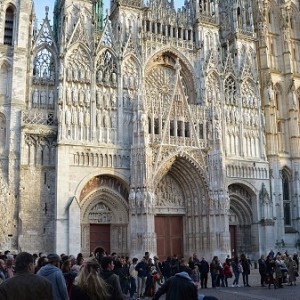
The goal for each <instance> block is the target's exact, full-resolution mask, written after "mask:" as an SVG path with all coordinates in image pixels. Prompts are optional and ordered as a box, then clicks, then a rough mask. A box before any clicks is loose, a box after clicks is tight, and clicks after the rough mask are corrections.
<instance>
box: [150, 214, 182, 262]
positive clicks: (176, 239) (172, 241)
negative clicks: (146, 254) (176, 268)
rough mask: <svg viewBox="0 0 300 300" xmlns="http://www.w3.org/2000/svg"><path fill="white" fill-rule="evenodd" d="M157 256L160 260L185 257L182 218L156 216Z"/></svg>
mask: <svg viewBox="0 0 300 300" xmlns="http://www.w3.org/2000/svg"><path fill="white" fill-rule="evenodd" d="M155 232H156V239H157V255H158V257H159V258H160V260H164V259H166V258H167V257H168V256H172V255H174V254H177V256H178V257H181V256H183V222H182V216H156V217H155Z"/></svg>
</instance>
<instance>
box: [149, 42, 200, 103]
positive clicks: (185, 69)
mask: <svg viewBox="0 0 300 300" xmlns="http://www.w3.org/2000/svg"><path fill="white" fill-rule="evenodd" d="M164 55H169V56H170V57H171V58H172V59H174V60H176V59H177V58H179V62H180V65H181V74H182V77H183V78H182V79H183V81H184V82H185V85H186V86H187V90H188V91H189V93H188V96H189V98H190V99H193V101H192V102H194V103H195V101H196V94H195V91H196V86H197V84H196V76H195V71H194V68H193V66H192V65H191V64H190V62H189V60H188V59H187V58H186V57H185V56H184V55H183V54H182V53H181V52H180V51H178V50H177V49H175V48H174V47H165V48H163V49H161V50H160V51H158V52H156V53H154V54H153V55H152V56H150V57H148V59H147V60H146V62H145V68H144V73H145V74H146V73H148V72H149V70H150V69H152V67H153V63H155V61H156V60H157V59H158V58H159V57H162V56H164Z"/></svg>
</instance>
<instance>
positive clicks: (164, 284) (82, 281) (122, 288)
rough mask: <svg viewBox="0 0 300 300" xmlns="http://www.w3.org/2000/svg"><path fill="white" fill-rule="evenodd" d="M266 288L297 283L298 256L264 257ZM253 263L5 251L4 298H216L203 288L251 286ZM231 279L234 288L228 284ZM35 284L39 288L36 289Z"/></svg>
mask: <svg viewBox="0 0 300 300" xmlns="http://www.w3.org/2000/svg"><path fill="white" fill-rule="evenodd" d="M257 263H258V267H259V273H260V276H261V282H260V283H261V286H262V287H265V286H269V288H270V287H271V286H272V285H273V286H274V288H281V287H282V286H283V283H286V284H289V285H296V278H297V276H298V270H299V259H298V255H297V254H294V255H293V256H290V255H288V254H287V253H285V254H283V255H282V254H281V253H277V254H276V255H275V254H274V252H273V251H271V252H270V253H269V254H268V256H267V258H266V259H265V258H264V255H262V256H261V257H260V259H259V260H258V261H257ZM250 270H251V261H250V260H249V259H248V258H247V257H246V255H244V254H242V255H241V256H240V257H233V258H231V257H229V256H227V258H226V259H225V260H224V262H221V261H220V259H219V258H218V257H217V256H214V257H213V259H212V260H211V261H209V262H208V261H207V260H206V259H205V258H204V257H202V258H201V259H198V257H197V255H196V253H194V254H193V255H192V256H191V257H190V258H189V260H188V261H185V259H184V258H178V257H177V255H173V256H172V257H167V259H166V260H164V261H160V259H159V257H157V256H154V257H153V259H152V258H151V257H150V255H149V253H148V252H146V253H145V255H144V257H143V258H142V259H140V260H139V259H138V258H133V259H131V258H129V257H125V256H119V255H117V254H116V253H112V254H111V255H107V254H106V253H105V251H104V250H103V249H101V250H100V251H98V252H97V253H95V255H94V254H93V253H92V254H91V255H90V257H89V258H84V257H83V255H82V254H81V253H79V254H78V255H77V257H74V256H72V255H70V256H69V255H65V254H61V255H57V254H55V253H50V254H48V255H46V254H44V253H39V254H38V255H37V254H33V255H31V254H29V253H27V252H21V253H20V254H18V255H13V254H11V253H10V252H9V251H5V252H4V253H0V283H1V284H0V299H4V300H5V299H19V300H27V299H41V300H50V299H54V300H79V299H80V300H96V299H99V300H124V299H141V298H145V297H150V298H152V299H153V300H157V299H159V298H160V296H161V295H163V294H166V300H169V299H172V300H177V299H184V298H185V299H190V300H198V299H216V298H214V297H209V296H204V295H203V294H202V289H203V290H205V289H207V288H208V282H210V286H211V287H212V288H217V287H230V286H231V287H240V277H242V282H243V285H244V286H245V287H250V285H249V275H250ZM229 279H232V284H230V283H229ZM33 285H34V286H33Z"/></svg>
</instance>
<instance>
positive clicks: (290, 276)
mask: <svg viewBox="0 0 300 300" xmlns="http://www.w3.org/2000/svg"><path fill="white" fill-rule="evenodd" d="M258 265H259V274H260V277H261V282H260V283H261V286H263V287H264V286H268V287H269V288H271V286H272V285H273V286H274V288H275V289H276V288H282V287H283V284H284V283H286V284H287V285H289V286H293V285H296V279H297V277H298V276H299V257H298V254H297V253H294V255H289V254H288V253H287V252H285V253H284V254H281V253H280V252H278V253H277V254H276V255H275V253H274V252H273V251H272V250H271V251H270V253H269V254H268V256H267V257H266V259H265V256H264V255H262V256H261V257H260V259H259V260H258Z"/></svg>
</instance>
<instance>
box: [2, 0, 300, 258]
mask: <svg viewBox="0 0 300 300" xmlns="http://www.w3.org/2000/svg"><path fill="white" fill-rule="evenodd" d="M32 5H33V4H32V1H31V0H26V1H25V0H24V1H21V2H20V1H15V0H9V1H8V0H2V1H1V2H0V79H1V80H0V163H1V164H0V187H1V189H0V202H1V205H0V209H1V215H2V218H1V220H0V228H1V232H2V235H1V236H0V248H1V249H6V248H9V249H14V250H17V251H20V250H27V251H31V252H34V251H45V252H50V251H57V252H58V253H61V252H64V253H72V254H77V253H78V252H83V253H84V254H86V255H87V254H89V252H90V251H94V250H95V246H97V245H98V246H99V247H100V246H103V245H104V244H105V243H106V247H107V249H109V251H110V252H117V253H120V254H129V255H131V256H134V255H138V256H141V255H142V254H143V253H144V252H145V251H149V252H150V254H152V255H153V254H157V253H160V254H164V253H165V252H164V247H167V248H166V249H170V251H173V250H174V251H175V249H176V250H178V249H179V251H181V252H180V254H181V255H184V256H186V257H188V256H190V255H191V253H193V252H196V253H199V254H203V255H208V256H211V255H213V254H217V255H221V256H225V255H227V254H229V253H231V254H236V253H241V252H244V253H246V254H248V255H249V256H250V257H253V258H256V257H257V256H258V255H259V254H261V253H266V252H267V251H269V250H270V249H274V250H275V249H278V250H288V251H295V250H296V247H297V246H298V244H300V238H299V233H298V232H299V230H300V221H299V220H300V203H299V201H300V179H299V172H300V147H299V146H300V145H299V136H300V135H299V122H300V116H299V111H300V110H299V105H300V13H299V9H300V7H299V1H292V0H281V1H279V0H278V1H275V0H261V1H250V0H248V1H246V0H240V1H233V0H226V1H225V0H222V1H219V0H212V1H208V0H197V1H192V0H190V1H186V2H185V6H184V7H183V8H181V9H179V10H175V9H174V4H173V1H166V0H158V1H154V0H150V1H148V2H147V4H144V3H143V1H141V0H118V1H111V3H110V15H109V18H106V19H105V20H104V23H102V20H103V16H102V15H101V10H99V7H101V2H99V1H88V0H81V1H80V0H72V1H71V0H65V1H57V2H56V5H55V11H54V13H55V14H54V26H51V25H50V21H49V18H48V11H47V10H46V16H45V19H44V21H43V23H42V24H41V27H40V28H39V29H37V26H36V25H35V24H34V13H33V9H32ZM172 216H176V217H179V219H176V220H181V221H180V222H182V223H180V225H178V228H177V229H178V230H179V231H180V232H181V231H182V234H181V237H180V238H179V242H178V243H177V244H176V242H174V244H172V243H173V242H172V241H171V242H168V243H169V244H170V245H169V244H168V243H167V242H166V244H164V241H162V240H163V239H164V238H162V239H161V238H160V235H159V234H160V233H159V232H160V231H159V218H161V219H163V218H168V217H172ZM161 219H160V220H161ZM94 225H95V226H94ZM96 225H103V226H102V227H101V228H102V229H100V231H101V230H102V231H101V234H104V231H105V230H106V229H107V228H108V229H107V231H105V234H106V240H104V238H103V240H101V239H98V240H97V236H98V235H99V234H100V233H99V232H96V233H95V232H94V230H98V229H97V228H98V227H97V226H96ZM173 225H174V224H173ZM173 225H172V226H173ZM174 226H175V225H174ZM175 227H176V226H175ZM99 228H100V227H99ZM105 228H106V229H105ZM174 230H175V229H174ZM97 234H98V235H97ZM165 237H166V236H165ZM97 243H98V244H97ZM176 245H177V246H176ZM173 246H174V247H173ZM168 247H169V248H168ZM172 247H173V248H172ZM176 247H177V248H176ZM165 254H166V253H165ZM168 254H169V255H171V254H174V253H168Z"/></svg>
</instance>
